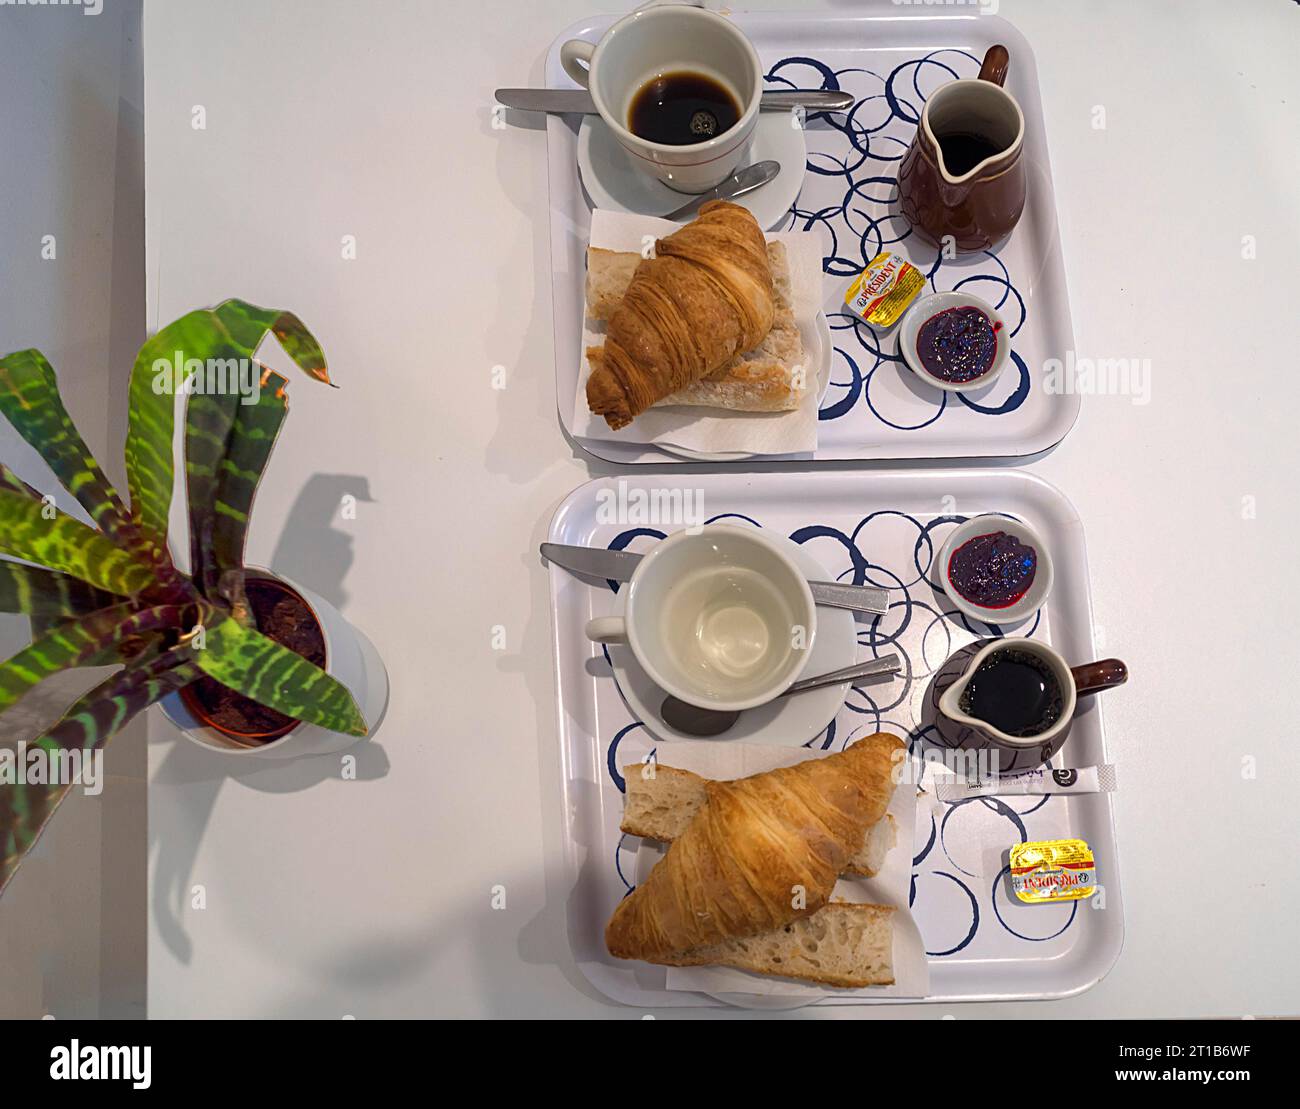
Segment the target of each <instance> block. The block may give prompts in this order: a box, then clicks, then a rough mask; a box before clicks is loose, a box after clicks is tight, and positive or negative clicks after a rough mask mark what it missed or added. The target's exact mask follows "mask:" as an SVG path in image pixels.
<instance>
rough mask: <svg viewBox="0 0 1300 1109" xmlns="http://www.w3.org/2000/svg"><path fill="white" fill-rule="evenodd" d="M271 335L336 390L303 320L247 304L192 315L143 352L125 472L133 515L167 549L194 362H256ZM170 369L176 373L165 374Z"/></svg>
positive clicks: (134, 378)
mask: <svg viewBox="0 0 1300 1109" xmlns="http://www.w3.org/2000/svg"><path fill="white" fill-rule="evenodd" d="M268 332H270V333H271V334H273V335H275V337H276V339H277V340H278V341H279V343H280V345H281V346H282V347H283V348H284V350H285V352H286V353H287V354H288V355H289V356H290V358H292V359H293V361H294V363H295V364H296V365H297V366H299V367H300V368H301V369H302V370H303V371H304V372H306V373H307V374H309V375H311V376H312V377H314V378H316V379H317V380H318V381H323V382H325V383H327V384H328V383H329V371H328V369H327V368H326V365H325V356H324V354H323V353H322V351H321V348H320V344H319V343H318V342H317V341H316V339H315V338H314V337H313V336H312V334H311V332H310V331H308V330H307V328H306V327H305V326H304V324H303V322H302V321H301V320H300V319H298V317H297V316H295V315H294V314H293V313H292V312H285V311H283V310H281V309H278V308H259V307H257V306H256V305H252V304H248V303H247V302H246V301H242V300H227V301H224V302H223V303H222V304H220V305H218V306H217V308H216V309H214V310H206V309H201V310H199V311H195V312H190V313H189V314H188V315H185V316H182V317H181V318H180V319H179V320H177V321H175V322H174V323H171V324H168V326H167V327H165V328H163V329H162V330H161V331H159V332H158V333H157V334H156V335H154V336H153V337H152V338H150V339H149V340H148V341H146V343H145V344H144V346H143V347H141V348H140V353H139V354H138V355H137V356H136V360H135V367H134V369H133V370H132V373H131V386H130V398H131V411H130V422H129V426H128V428H127V437H126V470H127V481H128V486H129V488H130V491H131V511H132V515H133V517H134V519H135V521H136V523H137V524H138V525H139V527H140V529H141V530H142V531H143V532H144V533H145V534H146V535H147V536H148V537H149V538H150V539H151V541H152V542H154V543H155V544H157V545H158V546H160V547H165V546H166V537H167V520H168V514H169V511H170V508H171V495H172V477H173V467H172V435H173V430H174V428H175V391H176V390H177V389H179V388H181V387H182V386H183V385H184V384H185V382H186V381H188V379H189V376H190V374H191V373H192V372H193V371H192V369H190V368H187V367H188V366H189V365H192V363H191V360H194V359H197V360H199V361H200V362H205V363H206V362H207V360H208V359H214V358H229V357H236V358H241V359H244V358H246V359H249V360H250V361H251V360H252V357H253V354H254V352H255V351H256V350H257V348H258V346H259V345H260V344H261V342H262V340H263V338H265V336H266V335H267V333H268ZM164 365H166V366H169V367H170V369H169V370H167V371H166V372H160V371H161V369H162V367H163V366H164ZM155 366H158V367H159V370H155ZM192 400H193V398H191V402H192Z"/></svg>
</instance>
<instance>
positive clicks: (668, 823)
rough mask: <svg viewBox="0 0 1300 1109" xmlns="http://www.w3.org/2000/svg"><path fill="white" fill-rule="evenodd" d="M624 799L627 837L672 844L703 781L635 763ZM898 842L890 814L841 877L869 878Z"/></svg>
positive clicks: (699, 798)
mask: <svg viewBox="0 0 1300 1109" xmlns="http://www.w3.org/2000/svg"><path fill="white" fill-rule="evenodd" d="M623 779H624V782H625V783H626V794H625V796H624V798H623V822H622V824H621V825H620V826H621V828H622V830H623V831H624V832H626V833H627V834H628V835H630V836H644V837H645V838H646V839H654V840H659V841H660V842H662V843H671V842H672V841H673V840H675V839H676V838H677V837H678V836H680V835H681V834H682V832H683V831H685V829H686V825H687V824H689V823H690V822H691V820H692V819H693V818H694V816H695V813H696V812H697V811H698V809H699V807H700V806H701V805H702V804H704V781H705V779H703V778H701V777H700V776H699V775H698V774H692V773H691V772H690V771H689V770H679V769H678V768H677V767H675V766H664V765H663V764H662V763H633V764H632V765H631V766H625V767H623ZM897 839H898V825H897V824H896V823H895V821H894V818H893V817H892V816H890V815H889V814H888V813H886V814H885V817H884V819H883V820H880V821H878V822H877V823H875V824H873V825H872V826H871V827H870V828H868V829H867V834H866V838H865V839H864V841H863V844H862V847H861V848H860V849H859V850H858V851H857V852H855V853H854V855H853V858H852V859H850V860H849V863H848V865H847V866H846V867H845V868H844V873H845V874H851V875H857V876H861V877H864V878H870V877H873V876H874V875H876V874H878V873H879V872H880V868H881V867H882V866H884V865H885V856H886V855H887V854H888V853H889V850H890V848H891V847H893V846H894V844H895V842H896V841H897Z"/></svg>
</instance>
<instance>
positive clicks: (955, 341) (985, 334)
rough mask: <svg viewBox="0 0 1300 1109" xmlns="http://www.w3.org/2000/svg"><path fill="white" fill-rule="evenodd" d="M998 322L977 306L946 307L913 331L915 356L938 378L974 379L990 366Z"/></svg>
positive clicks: (996, 342)
mask: <svg viewBox="0 0 1300 1109" xmlns="http://www.w3.org/2000/svg"><path fill="white" fill-rule="evenodd" d="M1001 326H1002V325H1001V324H1000V323H999V324H997V325H994V324H993V323H992V322H990V320H989V318H988V316H986V315H985V314H984V313H983V312H981V311H980V310H979V309H978V308H971V307H967V308H945V309H944V310H943V311H942V312H939V313H937V314H936V315H933V316H931V317H930V318H929V319H928V320H926V321H925V323H923V324H922V325H921V329H920V330H919V331H918V332H917V333H916V354H917V357H918V358H920V359H921V365H922V366H924V367H925V368H926V370H927V371H928V372H929V373H931V374H932V375H933V376H935V377H937V378H938V379H939V380H940V381H951V382H954V383H955V384H961V383H963V382H966V381H974V380H975V379H976V378H977V377H983V376H984V375H985V374H986V373H988V372H989V370H991V369H992V368H993V362H994V360H995V359H996V358H997V355H998V330H999V329H1000V328H1001Z"/></svg>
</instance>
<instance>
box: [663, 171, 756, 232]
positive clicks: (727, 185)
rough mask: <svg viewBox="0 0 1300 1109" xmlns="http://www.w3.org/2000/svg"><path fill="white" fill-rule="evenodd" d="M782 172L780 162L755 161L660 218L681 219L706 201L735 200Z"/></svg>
mask: <svg viewBox="0 0 1300 1109" xmlns="http://www.w3.org/2000/svg"><path fill="white" fill-rule="evenodd" d="M780 172H781V163H780V162H777V161H771V160H769V161H766V162H755V163H754V164H753V165H752V166H746V167H745V168H744V169H738V170H736V172H735V173H733V174H732V175H731V176H730V177H728V178H727V179H726V180H725V181H723V182H722V184H720V185H715V186H714V187H713V188H711V189H710V190H709V191H708V192H706V193H700V194H699V195H698V196H693V197H691V199H690V200H688V201H687V202H686V203H685V204H683V205H682V206H681V207H680V208H674V209H673V210H672V211H671V212H669V213H667V214H666V215H664V216H661V217H660V219H681V218H682V217H683V216H689V215H690V214H691V213H692V212H694V211H695V209H696V208H698V207H699V206H700V205H701V204H703V203H705V201H709V200H735V199H736V197H738V196H744V195H745V194H746V193H752V192H753V191H754V190H755V189H761V188H762V187H763V186H764V185H766V184H767V183H768V182H769V181H771V180H772V178H773V177H775V176H776V175H777V174H778V173H780Z"/></svg>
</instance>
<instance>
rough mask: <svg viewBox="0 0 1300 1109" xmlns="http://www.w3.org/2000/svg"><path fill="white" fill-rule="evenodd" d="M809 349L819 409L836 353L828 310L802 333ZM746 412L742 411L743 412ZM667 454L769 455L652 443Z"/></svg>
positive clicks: (697, 458)
mask: <svg viewBox="0 0 1300 1109" xmlns="http://www.w3.org/2000/svg"><path fill="white" fill-rule="evenodd" d="M799 338H800V339H801V340H802V341H803V344H804V348H805V349H806V350H810V351H815V352H816V353H815V354H814V355H813V357H812V359H811V361H812V364H813V369H814V376H813V387H814V388H815V389H816V390H817V408H818V410H819V411H820V410H821V406H822V404H823V403H824V402H825V400H826V391H827V390H828V389H829V388H830V387H831V360H832V358H833V357H834V355H835V341H834V340H833V339H832V338H831V325H830V321H829V320H827V319H826V313H825V312H818V313H817V319H816V320H814V321H813V331H812V334H810V335H806V334H804V332H803V331H800V332H799ZM742 415H743V413H742ZM651 445H652V446H655V447H658V448H659V449H660V450H661V451H664V452H666V453H667V454H672V455H676V456H677V457H678V458H686V459H690V460H691V461H692V462H744V461H745V460H746V459H748V458H767V457H769V456H768V455H763V454H755V453H754V452H753V451H697V450H694V449H692V448H691V447H679V446H678V445H677V444H676V443H653V444H651Z"/></svg>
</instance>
